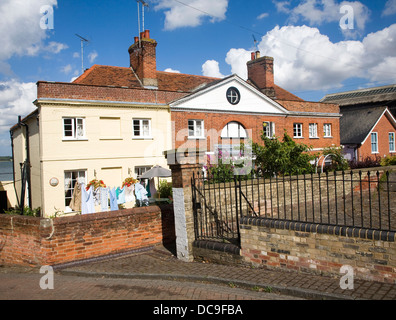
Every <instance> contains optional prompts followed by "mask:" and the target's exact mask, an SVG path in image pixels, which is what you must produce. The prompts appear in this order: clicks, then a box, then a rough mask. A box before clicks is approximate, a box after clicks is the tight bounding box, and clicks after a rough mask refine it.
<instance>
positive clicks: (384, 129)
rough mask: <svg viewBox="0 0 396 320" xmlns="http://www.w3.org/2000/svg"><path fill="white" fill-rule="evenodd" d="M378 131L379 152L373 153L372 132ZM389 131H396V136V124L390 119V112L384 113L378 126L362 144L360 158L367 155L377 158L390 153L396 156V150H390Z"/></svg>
mask: <svg viewBox="0 0 396 320" xmlns="http://www.w3.org/2000/svg"><path fill="white" fill-rule="evenodd" d="M373 132H375V133H377V137H378V152H377V153H373V152H372V150H371V133H373ZM389 133H394V135H395V138H396V126H395V125H394V124H393V123H392V121H391V120H390V116H389V113H385V114H384V115H382V117H381V118H380V120H379V121H378V123H377V124H376V126H375V127H374V128H373V130H372V131H371V132H370V134H369V135H368V137H367V139H366V140H365V141H364V143H363V144H362V146H361V147H360V148H358V150H357V153H358V155H357V156H358V159H359V160H363V159H365V158H367V157H371V158H375V157H377V156H379V157H386V156H388V155H392V156H396V152H395V151H393V152H391V151H390V150H389Z"/></svg>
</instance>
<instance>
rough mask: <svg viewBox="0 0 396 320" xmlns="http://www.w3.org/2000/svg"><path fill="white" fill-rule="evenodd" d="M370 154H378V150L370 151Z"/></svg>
mask: <svg viewBox="0 0 396 320" xmlns="http://www.w3.org/2000/svg"><path fill="white" fill-rule="evenodd" d="M371 154H379V152H378V151H377V152H373V151H371Z"/></svg>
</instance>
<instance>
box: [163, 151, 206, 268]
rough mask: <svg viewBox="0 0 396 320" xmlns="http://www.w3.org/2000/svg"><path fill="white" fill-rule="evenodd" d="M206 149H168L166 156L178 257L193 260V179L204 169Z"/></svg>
mask: <svg viewBox="0 0 396 320" xmlns="http://www.w3.org/2000/svg"><path fill="white" fill-rule="evenodd" d="M204 155H205V151H197V150H196V151H192V152H191V151H186V152H179V151H177V150H176V151H175V150H171V151H166V152H165V156H166V158H167V161H168V165H169V168H170V169H171V171H172V189H173V209H174V214H175V232H176V249H177V257H178V259H180V260H183V261H188V262H190V261H193V258H194V257H193V255H192V244H193V242H194V240H195V233H194V212H193V203H192V188H191V179H192V177H193V173H194V172H195V173H197V172H198V171H200V170H202V166H203V164H204Z"/></svg>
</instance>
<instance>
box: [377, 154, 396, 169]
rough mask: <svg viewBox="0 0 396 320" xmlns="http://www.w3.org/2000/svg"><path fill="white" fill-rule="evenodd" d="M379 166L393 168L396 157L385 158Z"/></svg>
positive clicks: (395, 163)
mask: <svg viewBox="0 0 396 320" xmlns="http://www.w3.org/2000/svg"><path fill="white" fill-rule="evenodd" d="M380 164H381V166H383V167H387V166H395V165H396V156H386V157H385V158H383V159H382V160H381V163H380Z"/></svg>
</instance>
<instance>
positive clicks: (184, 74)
mask: <svg viewBox="0 0 396 320" xmlns="http://www.w3.org/2000/svg"><path fill="white" fill-rule="evenodd" d="M157 73H166V74H172V75H181V76H189V77H200V78H206V79H213V80H220V79H223V78H216V77H208V76H201V75H198V74H189V73H182V72H169V71H160V70H157Z"/></svg>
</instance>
